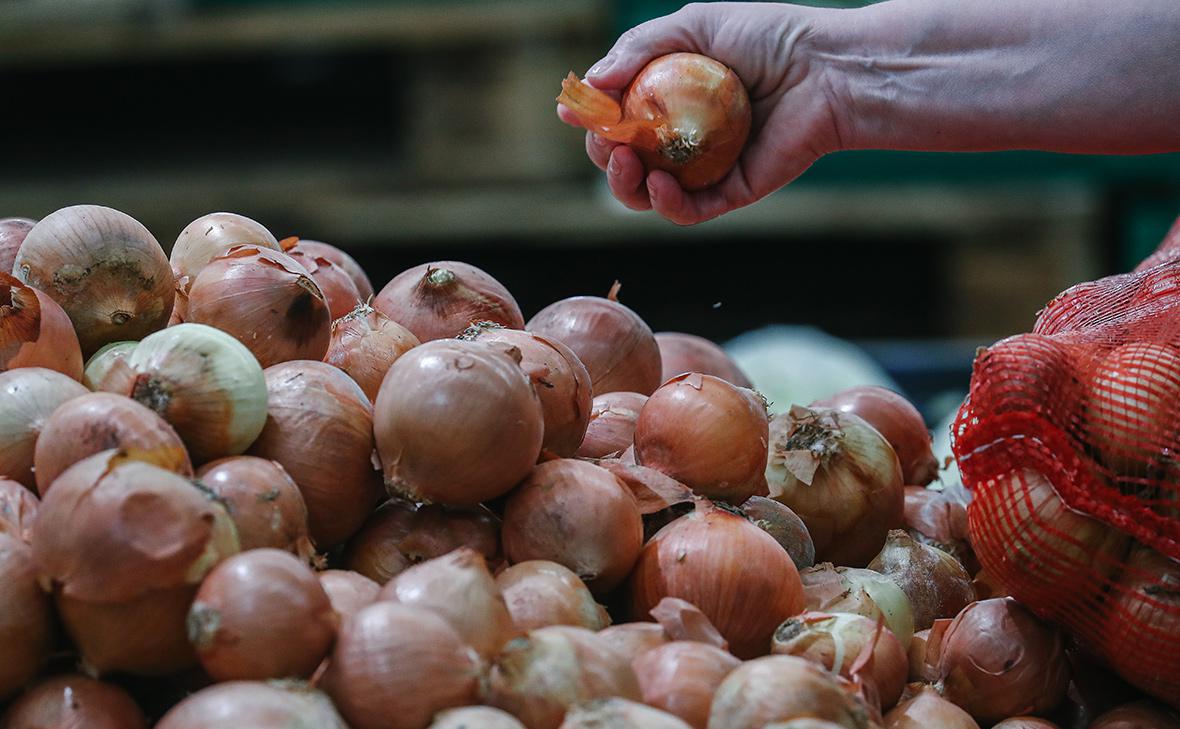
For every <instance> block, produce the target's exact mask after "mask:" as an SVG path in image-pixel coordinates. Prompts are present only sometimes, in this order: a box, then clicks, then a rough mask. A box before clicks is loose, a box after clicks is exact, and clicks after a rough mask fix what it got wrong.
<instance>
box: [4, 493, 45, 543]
mask: <svg viewBox="0 0 1180 729" xmlns="http://www.w3.org/2000/svg"><path fill="white" fill-rule="evenodd" d="M40 507H41V501H40V500H39V499H38V498H37V497H36V496H34V495H33V492H32V491H29V490H28V489H27V488H25V487H24V486H22V485H21V484H20V483H17V482H16V481H13V480H12V479H8V478H3V477H0V534H7V535H8V536H11V537H15V538H16V539H19V540H21V541H22V542H26V543H27V542H28V541H29V539H31V538H32V535H33V521H34V520H35V519H36V518H37V510H38V509H39V508H40Z"/></svg>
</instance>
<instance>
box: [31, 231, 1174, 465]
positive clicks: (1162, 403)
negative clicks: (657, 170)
mask: <svg viewBox="0 0 1180 729" xmlns="http://www.w3.org/2000/svg"><path fill="white" fill-rule="evenodd" d="M25 245H28V243H27V242H26V244H25ZM1087 392H1088V394H1087V402H1086V410H1085V418H1086V419H1085V423H1084V427H1085V434H1086V438H1087V441H1088V442H1089V443H1092V444H1093V446H1094V448H1095V449H1096V450H1097V452H1098V456H1099V459H1100V460H1101V461H1102V463H1104V464H1105V465H1106V466H1108V467H1109V468H1110V469H1112V470H1113V471H1114V472H1115V474H1116V475H1123V476H1132V477H1135V476H1138V477H1143V476H1147V475H1150V474H1151V473H1152V472H1153V471H1154V469H1157V468H1159V467H1160V466H1161V465H1164V457H1163V456H1161V455H1160V454H1161V453H1164V452H1167V451H1168V450H1169V449H1171V448H1175V444H1176V442H1177V439H1178V438H1180V428H1177V425H1176V418H1177V411H1176V403H1177V402H1178V401H1180V349H1177V348H1176V347H1173V346H1171V345H1169V344H1163V343H1160V344H1157V343H1153V342H1131V343H1128V344H1124V345H1122V346H1120V347H1117V348H1115V349H1113V350H1111V351H1110V352H1109V353H1108V354H1106V356H1105V357H1104V358H1103V359H1102V360H1100V361H1099V362H1098V363H1096V365H1095V367H1094V371H1093V372H1092V374H1091V375H1090V380H1089V383H1088V391H1087Z"/></svg>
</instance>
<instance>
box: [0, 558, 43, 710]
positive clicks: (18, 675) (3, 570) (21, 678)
mask: <svg viewBox="0 0 1180 729" xmlns="http://www.w3.org/2000/svg"><path fill="white" fill-rule="evenodd" d="M0 645H3V646H4V660H3V661H0V701H3V700H4V699H6V698H7V697H9V696H11V695H13V694H14V693H16V691H17V690H18V689H20V688H21V687H22V686H24V685H25V684H26V683H28V682H29V681H30V680H31V679H32V678H33V677H34V676H36V675H37V673H38V672H39V671H40V670H41V667H42V666H43V665H44V664H45V662H46V660H48V658H49V653H50V651H51V650H52V649H53V645H54V619H53V607H52V605H51V604H50V600H49V596H48V595H46V594H45V593H44V592H42V591H41V588H40V586H39V585H38V584H37V567H36V565H35V564H34V562H33V550H31V549H30V548H29V545H27V544H25V543H24V542H22V541H21V540H19V539H17V538H16V537H13V536H9V535H6V534H0Z"/></svg>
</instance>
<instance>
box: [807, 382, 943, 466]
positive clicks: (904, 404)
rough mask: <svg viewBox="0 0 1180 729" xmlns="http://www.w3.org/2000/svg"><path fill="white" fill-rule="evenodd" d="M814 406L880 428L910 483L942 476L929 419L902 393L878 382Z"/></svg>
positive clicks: (879, 430)
mask: <svg viewBox="0 0 1180 729" xmlns="http://www.w3.org/2000/svg"><path fill="white" fill-rule="evenodd" d="M811 407H813V408H817V407H818V408H832V409H835V410H839V411H840V412H843V413H852V414H853V415H857V416H859V417H860V418H862V419H863V420H864V421H865V422H866V423H868V424H869V425H871V426H873V427H874V428H876V429H877V432H878V433H880V434H881V436H882V437H884V438H885V440H886V441H888V442H889V445H891V446H893V450H894V452H896V453H897V460H898V462H900V464H901V474H902V478H903V479H904V480H905V483H906V485H909V486H925V485H926V484H928V483H930V482H931V481H933V480H934V479H936V478H938V459H937V458H935V457H934V452H933V451H932V450H931V442H932V440H931V438H930V431H929V430H927V429H926V421H924V420H923V419H922V414H921V413H919V412H918V409H917V408H915V407H914V406H913V404H912V403H911V402H910V401H909V400H907V399H905V398H904V397H902V396H901V395H899V394H898V393H896V392H894V391H892V390H890V389H888V388H885V387H880V386H878V385H860V386H858V387H850V388H848V389H847V390H841V391H840V392H838V393H836V394H835V395H832V396H831V397H829V398H825V399H823V400H819V401H817V402H815V403H813V404H812V405H811Z"/></svg>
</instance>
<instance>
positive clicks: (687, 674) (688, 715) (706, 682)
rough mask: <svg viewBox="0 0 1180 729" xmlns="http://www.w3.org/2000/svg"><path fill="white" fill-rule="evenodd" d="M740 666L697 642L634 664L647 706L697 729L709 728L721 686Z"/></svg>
mask: <svg viewBox="0 0 1180 729" xmlns="http://www.w3.org/2000/svg"><path fill="white" fill-rule="evenodd" d="M739 665H741V661H739V660H738V659H737V658H734V657H733V656H732V655H730V654H729V653H727V652H726V651H724V650H722V649H721V648H718V647H717V646H713V645H709V644H707V643H698V642H696V641H674V642H671V643H667V644H664V645H661V646H657V647H655V648H652V649H651V650H649V651H647V652H645V653H643V654H641V655H640V656H639V657H637V658H635V659H634V660H633V661H632V663H631V666H632V668H633V669H634V670H635V676H636V677H637V678H638V679H639V689H640V691H641V693H642V695H643V703H645V704H648V705H649V706H654V707H656V708H657V709H662V710H664V711H666V712H668V713H669V714H673V715H675V716H678V717H680V718H681V719H683V720H684V721H685V723H687V724H688V725H689V726H691V727H693V729H706V724H707V723H708V721H709V710H710V708H712V706H713V695H714V694H715V693H716V692H717V687H718V686H720V685H721V682H722V681H724V680H725V677H726V676H728V675H729V673H730V672H731V671H733V670H734V669H735V668H737V667H738V666H739Z"/></svg>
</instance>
